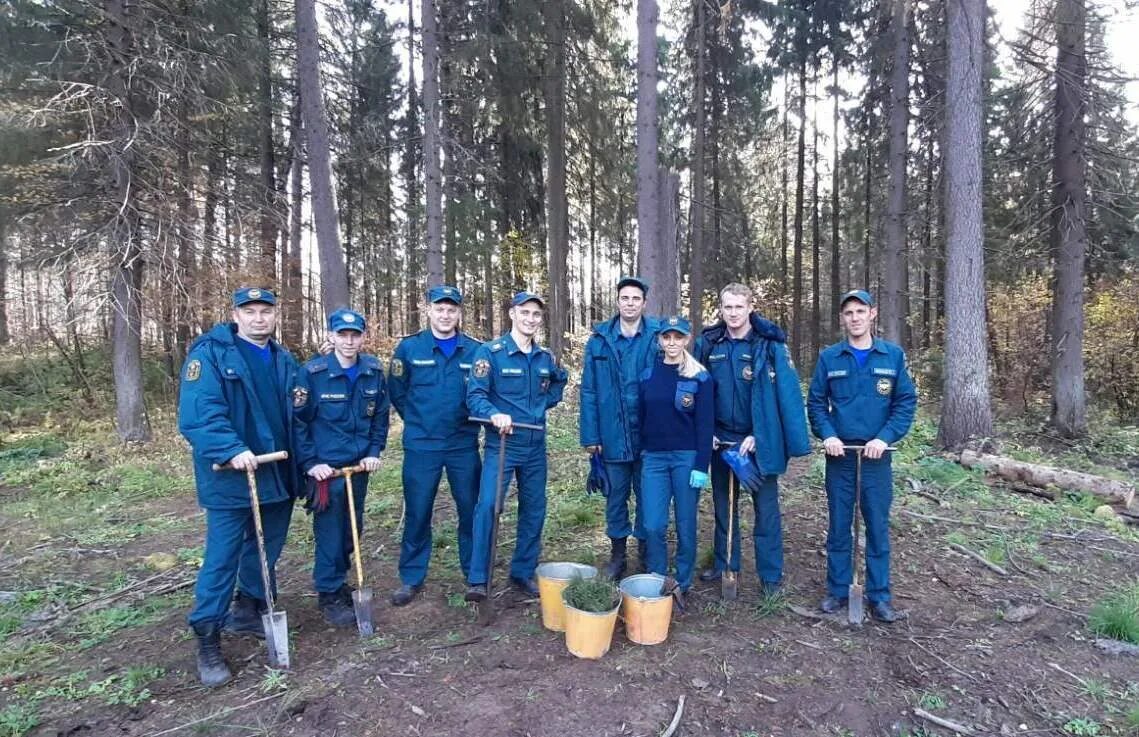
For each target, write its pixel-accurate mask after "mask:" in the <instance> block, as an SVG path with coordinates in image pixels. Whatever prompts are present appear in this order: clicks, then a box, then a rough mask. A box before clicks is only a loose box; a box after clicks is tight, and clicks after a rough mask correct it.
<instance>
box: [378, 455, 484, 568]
mask: <svg viewBox="0 0 1139 737" xmlns="http://www.w3.org/2000/svg"><path fill="white" fill-rule="evenodd" d="M444 470H446V471H447V483H448V485H450V487H451V497H452V498H453V499H454V500H455V512H456V514H457V516H458V519H459V530H458V532H459V565H460V566H462V569H463V577H464V578H466V577H467V576H468V574H469V573H470V570H471V547H472V545H471V527H472V524H473V521H474V514H475V502H476V501H477V500H478V496H479V477H480V474H481V472H482V461H481V460H479V449H478V446H477V445H471V446H470V447H469V448H462V449H459V450H415V451H411V450H407V451H405V453H404V456H403V505H404V514H403V540H402V541H401V543H400V547H399V580H400V582H401V583H405V584H407V585H408V586H419V585H420V584H422V583H423V581H424V579H425V578H427V564H428V562H429V561H430V559H431V513H432V511H434V509H435V495H436V494H437V493H438V491H439V481H440V480H441V479H442V478H443V471H444Z"/></svg>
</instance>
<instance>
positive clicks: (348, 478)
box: [340, 466, 376, 637]
mask: <svg viewBox="0 0 1139 737" xmlns="http://www.w3.org/2000/svg"><path fill="white" fill-rule="evenodd" d="M362 470H363V469H362V468H361V467H360V466H348V467H347V468H342V469H340V472H341V473H342V474H344V492H345V493H346V494H347V495H348V526H349V527H351V528H352V557H353V558H355V560H356V590H355V591H353V592H352V609H353V610H355V612H356V629H358V630H360V636H361V637H371V636H372V635H373V634H375V632H376V628H375V625H374V624H373V623H372V589H371V588H364V566H363V565H362V564H361V563H360V533H359V531H358V530H357V529H356V494H355V493H353V491H352V474H353V473H354V472H356V471H362Z"/></svg>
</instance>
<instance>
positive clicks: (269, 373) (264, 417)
mask: <svg viewBox="0 0 1139 737" xmlns="http://www.w3.org/2000/svg"><path fill="white" fill-rule="evenodd" d="M276 304H277V298H276V297H275V296H274V294H273V293H272V292H271V291H269V290H268V289H256V288H245V289H239V290H237V291H236V292H234V295H233V322H232V323H221V324H218V325H215V326H214V327H213V328H212V329H211V330H210V331H209V332H207V333H205V334H204V335H202V336H200V337H199V338H198V339H197V340H196V341H194V344H193V345H192V346H191V347H190V351H189V353H188V355H187V356H186V365H185V367H184V368H183V369H182V383H181V390H180V392H179V395H178V429H179V431H181V433H182V435H184V436H185V437H186V440H188V441H189V443H190V447H191V449H192V451H193V459H194V482H195V485H196V486H197V490H198V504H199V505H200V506H201V507H202V508H203V509H204V510H205V512H206V545H205V556H204V560H203V561H202V568H201V570H200V571H198V581H197V585H196V586H195V588H194V608H193V610H192V611H191V612H190V616H189V618H188V619H189V623H190V627H191V628H192V629H193V630H194V634H195V635H196V637H197V641H198V676H199V678H200V679H201V681H202V683H203V684H204V685H207V686H219V685H221V684H223V683H225V682H226V681H228V680H229V679H230V677H231V673H230V670H229V668H228V666H226V664H225V660H224V659H223V658H222V654H221V630H222V628H223V627H224V628H225V629H226V630H228V631H231V632H245V633H249V634H253V635H256V636H258V637H264V636H265V632H264V630H263V629H262V626H261V613H262V612H263V611H265V609H266V603H265V591H264V586H263V584H262V581H261V566H260V561H259V559H258V555H257V540H256V537H255V535H254V528H253V514H252V510H251V507H250V498H249V487H248V484H247V479H246V474H245V473H244V471H246V470H248V469H254V470H255V471H256V477H257V490H258V492H259V496H260V511H261V519H262V524H263V526H264V531H265V548H266V552H267V554H268V558H269V570H270V575H271V577H272V576H273V575H274V567H275V565H276V562H277V558H278V557H279V556H280V554H281V548H282V547H284V544H285V535H286V533H287V532H288V529H289V518H290V516H291V514H292V510H293V498H294V496H295V495H296V493H297V492H298V491H299V478H298V475H297V473H296V466H295V465H294V464H293V463H292V462H291V461H288V462H282V463H271V464H266V465H263V466H259V465H258V463H257V459H256V456H257V455H259V454H263V453H271V452H274V451H279V450H286V449H289V447H290V445H291V442H290V440H291V432H292V410H291V406H290V404H291V399H290V396H289V391H290V390H291V389H292V387H293V383H294V381H295V377H296V373H297V363H296V361H295V360H294V359H293V357H292V355H291V354H290V353H289V352H288V351H287V350H285V349H284V348H283V347H281V346H280V345H279V344H278V343H277V342H276V341H274V340H273V339H272V335H273V332H274V330H276V327H277V307H276ZM215 463H216V464H219V465H220V464H227V463H228V464H229V465H230V466H231V467H232V468H233V469H235V470H233V471H228V470H227V471H216V472H215V471H213V470H212V469H211V465H212V464H215ZM235 583H236V584H237V598H236V599H235V601H234V605H233V612H232V613H231V612H230V597H231V596H233V592H234V584H235ZM273 586H276V582H275V579H274V583H273Z"/></svg>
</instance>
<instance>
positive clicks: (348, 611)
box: [318, 586, 356, 627]
mask: <svg viewBox="0 0 1139 737" xmlns="http://www.w3.org/2000/svg"><path fill="white" fill-rule="evenodd" d="M346 591H347V596H345V592H346ZM318 601H319V604H320V613H321V614H323V615H324V620H325V621H326V622H328V623H329V624H331V625H332V626H333V627H354V626H356V613H355V612H354V611H353V610H352V590H351V589H349V588H348V587H347V586H342V587H341V588H340V589H339V590H338V591H321V592H318Z"/></svg>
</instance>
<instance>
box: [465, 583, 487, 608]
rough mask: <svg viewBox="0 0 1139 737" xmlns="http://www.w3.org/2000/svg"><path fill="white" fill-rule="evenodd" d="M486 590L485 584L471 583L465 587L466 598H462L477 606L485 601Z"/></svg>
mask: <svg viewBox="0 0 1139 737" xmlns="http://www.w3.org/2000/svg"><path fill="white" fill-rule="evenodd" d="M486 596H487V589H486V584H485V583H472V584H471V585H470V586H468V587H467V593H466V596H464V597H463V598H464V599H466V600H467V601H469V602H471V603H472V604H478V603H481V602H484V601H486Z"/></svg>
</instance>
